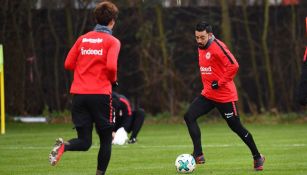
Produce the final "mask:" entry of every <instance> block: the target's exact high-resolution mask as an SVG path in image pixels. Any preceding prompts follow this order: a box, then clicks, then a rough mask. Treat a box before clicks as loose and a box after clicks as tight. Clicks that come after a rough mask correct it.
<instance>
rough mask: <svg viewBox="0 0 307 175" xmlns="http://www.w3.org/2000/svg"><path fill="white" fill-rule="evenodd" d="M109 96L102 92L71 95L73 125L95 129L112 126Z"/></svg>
mask: <svg viewBox="0 0 307 175" xmlns="http://www.w3.org/2000/svg"><path fill="white" fill-rule="evenodd" d="M111 102H112V99H111V96H110V95H104V94H76V95H74V96H73V105H72V121H73V123H74V125H75V127H92V126H93V123H95V125H96V128H97V129H105V128H109V127H113V117H112V112H111V111H112V106H111Z"/></svg>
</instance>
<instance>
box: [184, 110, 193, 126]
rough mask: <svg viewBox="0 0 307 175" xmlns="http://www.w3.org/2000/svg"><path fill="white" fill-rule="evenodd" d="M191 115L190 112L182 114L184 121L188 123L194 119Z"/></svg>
mask: <svg viewBox="0 0 307 175" xmlns="http://www.w3.org/2000/svg"><path fill="white" fill-rule="evenodd" d="M193 118H194V117H193V115H192V114H191V113H190V112H186V113H185V114H184V121H185V122H186V123H187V124H188V123H192V122H193V121H194V119H193Z"/></svg>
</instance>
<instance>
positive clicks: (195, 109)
mask: <svg viewBox="0 0 307 175" xmlns="http://www.w3.org/2000/svg"><path fill="white" fill-rule="evenodd" d="M215 107H216V108H217V109H218V111H219V112H220V114H221V115H222V117H223V118H224V119H225V120H226V122H227V124H228V126H229V127H230V129H231V130H232V131H233V132H235V133H236V134H237V135H238V136H239V137H240V138H241V139H242V140H243V142H244V143H245V144H246V145H247V146H248V147H249V149H250V151H251V153H252V155H253V157H254V159H257V158H259V157H260V154H259V152H258V149H257V147H256V144H255V142H254V140H253V137H252V135H251V133H250V132H248V130H247V129H245V128H244V127H243V126H242V124H241V122H240V118H239V114H238V111H237V107H236V103H235V102H229V103H218V102H215V101H212V100H209V99H207V98H205V97H204V96H202V95H201V96H198V97H196V98H195V99H194V101H193V102H192V104H191V105H190V107H189V109H188V111H187V112H186V114H185V116H184V120H185V122H186V124H187V127H188V130H189V134H190V136H191V138H192V142H193V145H194V152H193V154H194V155H196V156H198V155H201V154H202V145H201V132H200V128H199V126H198V124H197V121H196V120H197V119H198V118H199V117H200V116H202V115H204V114H207V113H208V112H209V111H211V110H212V109H213V108H215Z"/></svg>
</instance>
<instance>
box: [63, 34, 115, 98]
mask: <svg viewBox="0 0 307 175" xmlns="http://www.w3.org/2000/svg"><path fill="white" fill-rule="evenodd" d="M119 50H120V41H119V40H118V39H116V38H115V37H113V36H112V35H110V34H108V33H103V32H96V31H91V32H88V33H86V34H84V35H82V36H80V37H79V38H78V40H77V41H76V43H75V44H74V46H73V47H72V48H71V49H70V51H69V53H68V55H67V57H66V60H65V69H67V70H72V71H74V80H73V82H72V85H71V88H70V93H72V94H111V92H112V85H111V84H112V83H113V82H115V81H116V79H117V59H118V54H119Z"/></svg>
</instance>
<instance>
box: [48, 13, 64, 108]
mask: <svg viewBox="0 0 307 175" xmlns="http://www.w3.org/2000/svg"><path fill="white" fill-rule="evenodd" d="M50 13H51V12H50V9H48V17H47V18H48V23H49V28H50V32H51V35H52V37H53V39H54V41H55V51H54V62H53V72H54V87H53V88H54V97H55V99H54V100H55V107H56V110H60V109H61V105H60V104H61V100H60V94H59V69H58V66H59V61H58V57H59V44H60V40H59V37H58V35H57V33H56V30H55V27H54V23H53V20H52V18H51V14H50Z"/></svg>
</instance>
